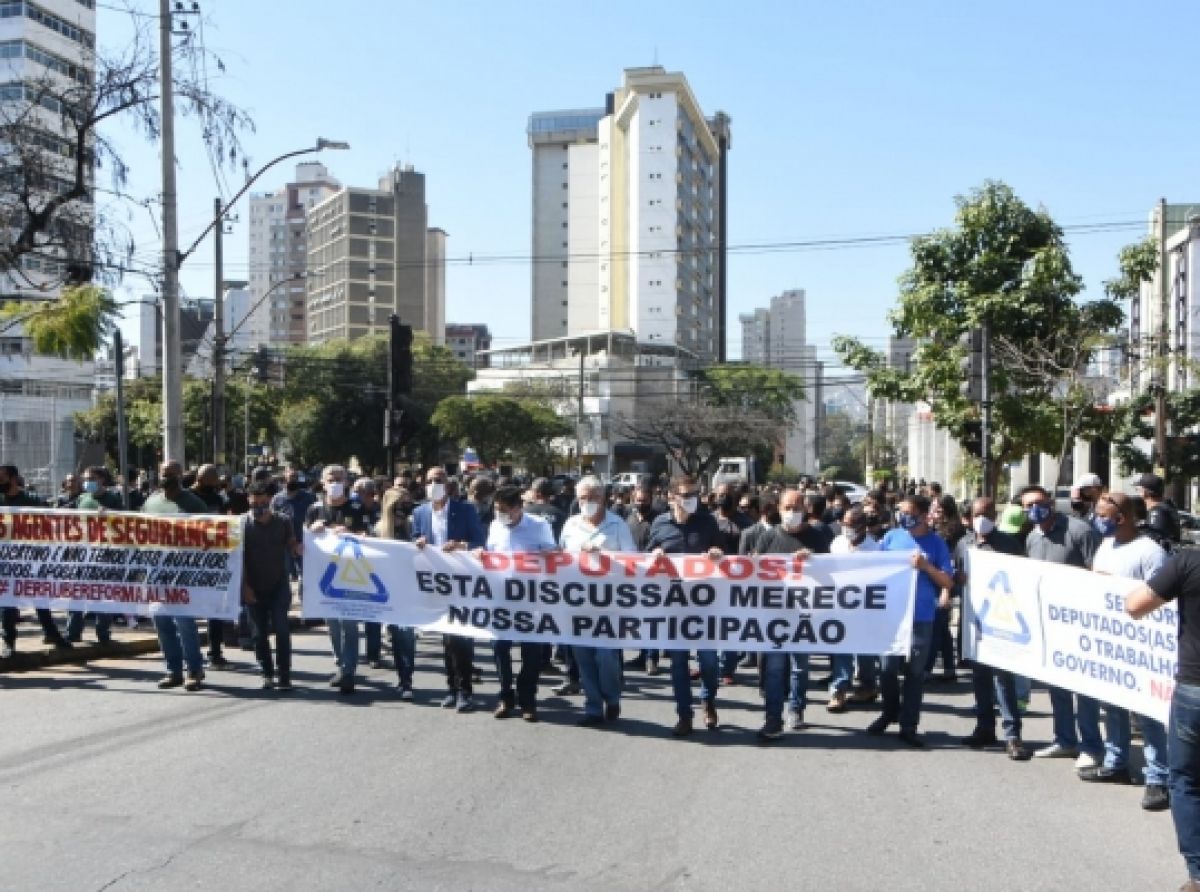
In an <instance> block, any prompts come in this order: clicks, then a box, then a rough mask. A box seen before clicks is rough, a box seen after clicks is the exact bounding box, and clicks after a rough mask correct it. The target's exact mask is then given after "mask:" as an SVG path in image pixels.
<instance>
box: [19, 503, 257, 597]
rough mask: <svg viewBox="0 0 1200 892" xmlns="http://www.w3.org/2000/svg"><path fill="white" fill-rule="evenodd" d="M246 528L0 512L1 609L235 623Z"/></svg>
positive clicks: (162, 518) (188, 520) (232, 523)
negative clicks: (64, 611) (229, 620)
mask: <svg viewBox="0 0 1200 892" xmlns="http://www.w3.org/2000/svg"><path fill="white" fill-rule="evenodd" d="M241 584H242V519H241V518H240V517H216V516H211V517H210V516H199V515H190V516H186V517H185V516H171V515H155V514H133V513H127V512H124V511H105V512H103V513H101V512H90V511H89V512H85V511H61V510H50V509H47V510H42V509H12V508H8V509H6V508H0V607H17V608H28V609H32V608H35V607H48V608H50V609H51V610H84V611H90V612H94V613H125V614H133V615H137V616H153V615H154V614H156V613H163V614H169V615H171V616H195V617H211V618H214V619H236V618H237V615H238V610H239V604H240V601H241V598H240V592H241Z"/></svg>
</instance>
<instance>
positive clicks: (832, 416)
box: [818, 412, 867, 480]
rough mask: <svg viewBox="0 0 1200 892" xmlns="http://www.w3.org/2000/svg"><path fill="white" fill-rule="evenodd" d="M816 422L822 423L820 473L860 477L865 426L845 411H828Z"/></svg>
mask: <svg viewBox="0 0 1200 892" xmlns="http://www.w3.org/2000/svg"><path fill="white" fill-rule="evenodd" d="M818 423H819V424H820V426H821V468H822V475H823V476H824V477H825V478H826V479H829V478H831V477H834V476H837V477H841V478H844V479H847V480H862V479H863V474H864V468H863V463H864V461H865V458H866V443H867V437H866V425H865V424H856V423H855V422H854V419H852V418H851V417H850V416H849V415H847V414H846V413H845V412H827V413H825V415H824V417H823V418H822V419H821V420H820V421H819V422H818ZM834 469H836V474H835V470H834Z"/></svg>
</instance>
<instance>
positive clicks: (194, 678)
mask: <svg viewBox="0 0 1200 892" xmlns="http://www.w3.org/2000/svg"><path fill="white" fill-rule="evenodd" d="M159 482H160V484H161V486H160V488H159V489H158V491H157V492H154V493H151V494H150V496H149V498H147V499H146V503H145V504H144V505H142V511H143V512H144V513H146V514H204V513H205V512H206V511H207V508H206V506H205V504H204V502H202V501H200V499H199V498H197V496H196V494H195V493H193V492H192V491H191V490H188V489H185V488H184V486H183V468H181V467H180V465H179V462H176V461H169V462H164V463H163V465H162V467H161V468H160V469H159ZM154 631H155V632H157V633H158V645H159V647H160V648H161V649H162V655H163V661H164V662H165V663H166V664H167V675H166V677H164V678H163V679H162V680H161V681H159V683H158V686H159V687H160V688H162V689H164V690H166V689H168V688H177V687H180V686H182V687H183V689H184V690H185V691H198V690H200V683H201V682H202V681H203V680H204V655H203V654H202V653H201V651H200V632H199V630H198V629H197V627H196V619H195V617H191V616H167V615H165V614H162V613H155V614H154ZM185 664H186V666H187V672H188V674H187V681H184V677H183V668H184V665H185Z"/></svg>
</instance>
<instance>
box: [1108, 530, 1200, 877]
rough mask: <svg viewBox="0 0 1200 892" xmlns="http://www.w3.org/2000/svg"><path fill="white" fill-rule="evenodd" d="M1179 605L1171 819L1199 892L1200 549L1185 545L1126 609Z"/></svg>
mask: <svg viewBox="0 0 1200 892" xmlns="http://www.w3.org/2000/svg"><path fill="white" fill-rule="evenodd" d="M1169 603H1175V604H1177V605H1178V607H1177V609H1178V613H1179V649H1178V658H1179V659H1178V663H1177V667H1176V674H1175V690H1174V692H1173V693H1172V695H1171V723H1170V742H1169V743H1168V746H1167V760H1168V764H1169V766H1170V784H1171V817H1172V819H1173V820H1174V822H1175V836H1176V839H1177V840H1178V844H1179V854H1181V855H1183V860H1184V862H1185V863H1186V864H1187V871H1188V881H1187V883H1185V884H1184V885H1183V886H1182V887H1180V892H1200V551H1195V550H1192V549H1185V550H1182V551H1180V552H1179V553H1178V554H1176V555H1174V556H1173V557H1172V558H1171V560H1169V561H1168V562H1167V563H1166V565H1165V566H1164V567H1163V568H1162V569H1161V570H1160V571H1159V572H1158V573H1155V574H1154V576H1153V577H1152V578H1151V579H1150V581H1149V582H1148V583H1143V584H1142V585H1141V586H1139V587H1138V588H1137V589H1135V590H1134V591H1132V592H1131V593H1129V595H1127V596H1126V598H1125V609H1126V611H1127V612H1128V613H1129V615H1130V616H1132V617H1133V618H1134V619H1143V618H1145V617H1147V616H1149V615H1150V614H1152V613H1154V612H1155V611H1157V610H1160V609H1162V608H1163V607H1164V606H1165V605H1167V604H1169Z"/></svg>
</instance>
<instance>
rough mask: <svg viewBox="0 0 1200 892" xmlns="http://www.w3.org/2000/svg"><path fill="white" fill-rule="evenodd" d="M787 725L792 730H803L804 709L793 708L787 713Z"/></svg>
mask: <svg viewBox="0 0 1200 892" xmlns="http://www.w3.org/2000/svg"><path fill="white" fill-rule="evenodd" d="M788 727H789V728H790V729H791V730H793V731H803V730H804V711H803V710H800V709H793V710H792V711H791V712H789V713H788Z"/></svg>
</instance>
